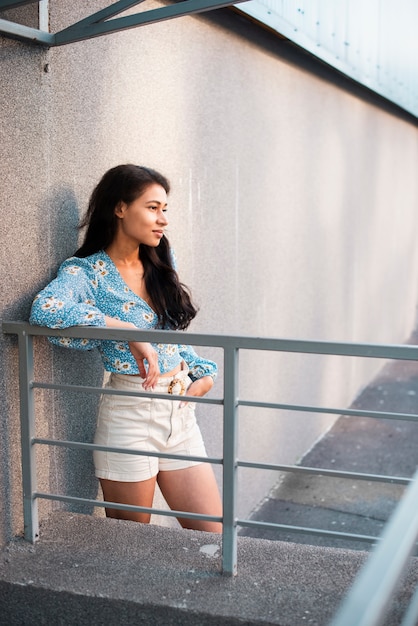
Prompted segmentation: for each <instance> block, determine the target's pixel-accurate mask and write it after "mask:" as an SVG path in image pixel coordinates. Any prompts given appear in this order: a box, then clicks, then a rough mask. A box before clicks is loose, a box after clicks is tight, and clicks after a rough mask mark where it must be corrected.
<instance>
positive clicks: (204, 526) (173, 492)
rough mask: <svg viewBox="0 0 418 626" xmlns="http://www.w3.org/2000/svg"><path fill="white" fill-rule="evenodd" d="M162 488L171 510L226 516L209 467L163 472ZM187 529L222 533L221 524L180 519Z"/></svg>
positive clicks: (159, 477) (205, 464) (202, 465)
mask: <svg viewBox="0 0 418 626" xmlns="http://www.w3.org/2000/svg"><path fill="white" fill-rule="evenodd" d="M158 484H159V486H160V489H161V491H162V494H163V496H164V498H165V499H166V501H167V504H168V506H169V507H170V509H173V510H175V511H190V512H191V513H202V514H206V515H216V516H219V517H220V516H222V502H221V498H220V495H219V490H218V485H217V483H216V480H215V475H214V473H213V470H212V468H211V466H210V465H209V464H207V463H200V464H199V465H192V467H187V468H185V469H180V470H172V471H165V472H160V473H159V474H158ZM179 522H180V524H181V525H182V526H183V528H192V529H194V530H205V531H207V532H212V533H221V532H222V524H221V522H211V521H204V520H193V519H186V518H179Z"/></svg>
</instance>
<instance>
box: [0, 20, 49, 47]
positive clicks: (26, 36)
mask: <svg viewBox="0 0 418 626" xmlns="http://www.w3.org/2000/svg"><path fill="white" fill-rule="evenodd" d="M0 35H4V36H5V37H10V39H18V40H19V41H25V42H26V43H36V44H39V45H41V46H53V45H54V41H55V36H54V35H51V34H50V33H47V32H45V31H44V30H39V29H37V28H30V27H29V26H23V24H16V23H15V22H10V21H9V20H2V19H0Z"/></svg>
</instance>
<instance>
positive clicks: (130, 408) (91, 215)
mask: <svg viewBox="0 0 418 626" xmlns="http://www.w3.org/2000/svg"><path fill="white" fill-rule="evenodd" d="M168 192H169V183H168V181H167V180H166V178H165V177H164V176H162V175H161V174H159V173H158V172H156V171H154V170H151V169H149V168H145V167H140V166H136V165H120V166H117V167H114V168H112V169H111V170H109V171H108V172H107V173H106V174H105V175H104V176H103V178H102V179H101V181H100V182H99V184H98V185H97V187H96V188H95V190H94V191H93V194H92V196H91V199H90V203H89V207H88V211H87V214H86V217H85V219H84V220H83V222H82V224H81V226H82V227H87V230H86V234H85V238H84V242H83V244H82V246H81V248H79V250H77V252H76V253H75V255H74V257H72V258H70V259H67V260H66V261H65V262H64V263H63V264H62V265H61V267H60V269H59V272H58V276H57V278H56V279H55V280H53V281H52V282H51V283H50V284H49V285H47V287H45V289H44V290H43V291H41V293H40V294H38V295H37V296H36V298H35V300H34V302H33V305H32V311H31V317H30V321H31V323H32V324H37V325H40V326H46V327H49V328H67V327H69V326H78V325H90V326H109V327H113V328H142V329H152V328H163V329H175V330H176V329H178V330H183V329H185V328H187V327H188V326H189V324H190V322H191V321H192V319H193V318H194V317H195V315H196V309H195V307H194V305H193V303H192V301H191V298H190V296H189V293H188V290H187V288H186V287H185V286H184V285H182V284H181V283H180V281H179V279H178V276H177V272H176V270H175V264H174V260H173V256H172V252H171V249H170V246H169V243H168V240H167V238H166V236H165V234H164V233H165V229H166V227H167V224H168V221H167V215H166V211H167V194H168ZM51 340H52V341H53V342H54V343H57V344H58V345H64V346H69V347H74V348H80V349H92V348H94V347H98V348H99V350H100V353H101V356H102V359H103V363H104V367H105V369H106V370H108V371H109V372H111V375H110V380H109V382H108V384H107V386H108V387H110V388H111V389H121V390H128V391H129V390H132V391H134V392H135V391H143V390H144V389H145V390H148V391H149V393H150V396H151V397H150V398H139V397H132V396H121V395H110V394H103V396H102V398H101V401H100V408H99V416H98V423H97V430H96V436H95V443H97V444H100V445H106V446H110V447H123V448H132V449H137V450H145V451H152V452H157V453H158V452H166V453H172V454H183V455H193V456H206V452H205V448H204V444H203V441H202V437H201V434H200V430H199V427H198V425H197V423H196V417H195V413H194V405H193V404H192V403H191V402H186V401H185V400H184V399H183V400H182V401H180V400H161V399H160V400H159V399H156V398H152V393H153V392H157V393H172V394H175V395H184V394H186V395H187V396H188V397H192V396H204V395H205V394H206V393H207V392H208V391H209V390H210V389H211V388H212V385H213V381H214V378H215V376H216V373H217V366H216V364H215V363H214V362H213V361H209V360H206V359H202V358H200V357H199V356H198V355H197V354H196V352H195V351H194V350H193V349H192V348H191V347H190V346H186V345H182V344H179V345H164V344H151V343H145V342H137V341H130V342H128V343H124V342H115V341H91V340H87V339H68V338H55V339H51ZM94 462H95V468H96V476H97V477H98V478H99V479H100V483H101V486H102V489H103V495H104V498H105V500H106V501H108V502H117V503H124V504H130V505H136V506H145V507H151V506H152V502H153V496H154V490H155V485H156V482H158V485H159V487H160V489H161V491H162V493H163V495H164V497H165V499H166V501H167V503H168V505H169V506H170V508H172V509H174V510H179V511H190V512H195V513H202V514H207V515H214V516H221V514H222V513H221V510H222V507H221V501H220V496H219V492H218V487H217V484H216V481H215V477H214V474H213V471H212V468H211V466H210V465H209V464H208V463H199V462H195V461H191V460H190V461H189V460H181V459H180V460H179V459H160V458H157V457H154V456H148V457H147V456H139V455H133V454H120V453H119V454H116V453H109V452H102V451H95V452H94ZM106 514H107V516H108V517H115V518H119V519H128V520H134V521H138V522H145V523H147V522H149V520H150V515H149V514H148V513H138V512H136V513H135V512H130V511H123V510H119V509H113V508H107V509H106ZM179 522H180V523H181V525H182V526H183V527H184V528H193V529H198V530H205V531H210V532H221V524H220V523H218V522H211V521H202V520H188V519H179Z"/></svg>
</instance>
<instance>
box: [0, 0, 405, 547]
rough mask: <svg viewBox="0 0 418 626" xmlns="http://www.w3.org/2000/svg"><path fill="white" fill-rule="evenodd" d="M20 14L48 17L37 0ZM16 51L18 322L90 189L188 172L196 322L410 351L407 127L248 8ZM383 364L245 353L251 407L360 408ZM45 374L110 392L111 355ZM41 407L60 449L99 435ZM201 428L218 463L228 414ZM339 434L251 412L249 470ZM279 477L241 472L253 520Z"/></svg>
mask: <svg viewBox="0 0 418 626" xmlns="http://www.w3.org/2000/svg"><path fill="white" fill-rule="evenodd" d="M88 4H89V10H93V9H94V8H95V6H97V8H101V5H102V3H100V2H93V1H92V2H89V3H88ZM155 4H156V5H157V4H158V3H155ZM84 5H85V3H83V2H73V3H58V2H53V1H52V2H51V28H52V30H53V31H56V30H57V29H59V28H61V27H63V26H65V25H67V24H68V23H70V22H71V21H72V20H76V19H78V18H81V17H83V16H84V14H85V13H84V10H83V9H84ZM148 5H149V3H148V2H147V8H148ZM19 14H20V16H23V20H24V21H25V22H26V23H28V24H32V23H33V20H34V15H33V6H32V7H24V8H23V9H21V10H20V12H19ZM0 46H1V48H0V99H1V103H0V104H1V121H0V124H1V126H0V132H1V136H0V156H1V163H2V164H3V165H2V167H3V176H2V185H1V186H0V207H1V213H2V220H1V222H0V237H1V244H2V245H1V246H0V258H1V264H2V265H1V267H2V275H3V281H2V284H3V289H2V290H1V292H0V311H1V317H2V319H7V320H10V319H27V316H28V312H29V306H30V302H31V300H32V298H33V296H34V295H35V293H36V292H37V290H39V288H40V287H42V286H43V285H44V284H45V282H46V281H48V280H49V279H50V278H52V277H53V275H54V273H55V271H56V268H57V266H58V264H59V263H60V262H61V261H62V260H63V259H64V258H66V257H67V256H69V255H71V253H72V252H73V251H74V250H75V248H76V245H77V231H76V224H77V221H78V218H79V215H80V214H82V213H83V212H84V210H85V208H86V202H87V199H88V197H89V194H90V192H91V190H92V188H93V186H94V185H95V184H96V182H97V181H98V179H99V178H100V177H101V175H102V174H103V173H104V171H105V170H107V169H108V168H109V167H112V166H114V165H116V164H118V163H124V162H135V163H139V164H147V165H149V166H151V167H155V168H157V169H160V170H161V171H162V172H164V173H165V174H166V175H167V176H168V177H169V178H170V180H171V183H172V188H173V191H172V194H171V196H170V213H169V217H170V231H169V235H170V239H171V241H172V244H173V245H174V247H175V249H176V253H177V256H178V259H179V269H180V272H181V275H182V278H183V281H184V282H185V283H186V284H188V285H189V286H190V287H191V288H192V291H193V293H194V295H195V299H196V300H197V302H198V303H199V305H200V308H201V311H200V314H199V317H198V319H197V320H196V322H195V323H194V324H193V327H192V330H194V331H201V332H216V333H233V334H246V335H260V336H275V337H284V338H300V339H323V340H340V341H356V342H363V341H364V342H375V343H379V342H382V343H383V342H385V343H396V342H403V341H404V340H405V339H407V337H408V336H409V333H410V332H411V330H412V328H413V327H414V323H415V307H416V302H417V285H418V276H417V274H418V263H417V261H418V259H417V251H416V245H415V233H416V231H417V221H418V212H417V200H418V182H417V176H416V168H417V157H418V141H417V139H418V132H417V127H416V125H415V124H414V123H413V121H412V120H411V119H410V118H408V116H406V115H405V116H403V115H402V114H400V113H399V111H397V110H396V109H395V108H392V107H390V106H386V105H384V103H382V101H380V100H379V99H378V98H374V97H373V96H372V95H371V94H368V93H367V92H366V91H364V90H361V89H360V88H356V87H353V86H352V85H350V83H349V82H348V81H345V80H344V79H343V78H338V77H337V76H336V75H334V74H333V73H332V72H331V71H330V70H328V69H327V68H326V67H325V66H323V65H321V64H319V63H316V62H315V61H313V60H312V59H310V58H309V57H308V56H307V55H305V54H303V53H301V52H298V51H297V50H296V49H295V48H293V47H292V46H291V44H289V43H287V42H283V41H280V40H279V39H278V38H276V37H274V36H273V35H271V34H270V33H268V32H267V31H264V30H262V29H261V28H259V27H258V26H256V25H254V24H252V23H251V22H249V21H247V20H245V19H244V18H242V17H240V16H239V15H237V14H236V13H233V12H232V11H230V10H222V11H218V12H215V13H212V14H211V15H205V16H199V17H188V18H181V19H177V20H174V21H169V22H163V23H161V24H155V25H152V26H147V27H144V28H141V29H136V30H132V31H129V32H125V33H120V34H115V35H110V36H107V37H102V38H98V39H94V40H92V41H86V42H83V43H76V44H71V45H68V46H65V47H62V48H54V49H51V50H48V51H47V50H42V49H40V48H37V47H31V46H29V45H26V44H21V43H17V42H14V41H10V40H7V39H1V40H0ZM0 349H1V352H0V358H1V368H2V371H3V372H4V376H3V377H2V380H1V383H0V384H1V387H0V393H1V403H0V407H1V409H0V420H1V431H2V433H3V437H2V451H1V456H0V458H1V479H0V490H1V493H0V533H1V538H2V539H3V540H4V539H6V538H7V537H9V536H10V535H11V534H13V533H15V532H17V531H19V529H20V528H21V505H20V497H21V496H20V469H19V426H18V394H17V388H16V385H17V367H18V366H17V351H16V345H15V341H14V340H13V339H11V338H10V337H3V338H2V340H1V342H0ZM204 353H205V354H207V355H209V356H212V357H215V358H216V359H217V360H220V359H221V356H222V355H221V354H220V353H218V352H217V351H212V352H211V351H209V350H205V351H204ZM380 366H381V363H378V362H375V361H370V360H367V359H364V360H359V359H358V360H357V359H356V360H353V359H342V358H330V357H328V358H320V357H314V356H310V357H302V356H297V355H284V356H275V355H271V354H268V355H262V354H256V355H249V354H245V353H244V354H243V355H242V365H241V394H242V397H244V398H263V399H266V400H277V401H282V402H292V401H297V402H298V403H301V404H306V403H312V404H318V405H333V406H347V405H348V404H349V403H350V401H351V400H352V399H353V397H354V396H355V395H356V394H357V393H358V391H359V389H360V388H361V387H363V386H364V385H365V384H366V383H367V382H368V381H369V380H370V378H371V377H373V375H374V374H375V373H376V371H377V370H378V369H379V367H380ZM36 369H37V376H38V378H41V379H43V380H54V381H57V382H59V381H63V380H66V381H70V382H78V381H85V380H86V379H89V380H91V381H92V383H95V382H100V381H101V379H102V369H101V364H100V362H99V359H98V357H97V355H95V354H79V353H76V352H70V351H68V352H67V351H65V350H60V349H58V348H57V349H53V348H52V347H51V346H49V345H48V344H47V343H46V342H45V341H39V342H37V358H36ZM221 380H222V378H221V377H220V380H219V383H218V384H217V388H216V390H215V391H214V394H215V395H220V394H221V393H222V383H221ZM37 414H38V432H39V433H40V434H42V435H48V436H57V437H61V436H62V437H74V438H80V439H86V438H87V439H88V440H91V437H92V434H93V431H94V421H95V401H94V400H93V399H91V398H87V397H86V398H81V399H80V398H79V397H76V396H75V395H74V394H69V393H66V394H58V393H52V392H40V393H39V394H38V395H37ZM200 421H201V426H202V430H203V432H204V435H205V439H206V442H207V447H208V451H209V453H210V454H214V455H217V454H220V453H221V438H222V437H221V415H220V413H219V411H218V410H217V409H215V408H209V409H208V410H205V411H201V412H200ZM330 424H331V420H330V418H329V417H325V416H319V417H313V416H312V415H301V414H286V413H276V412H263V411H260V410H251V411H250V410H248V409H246V410H243V411H242V412H241V435H240V457H241V458H247V459H251V460H262V461H273V462H282V463H293V462H295V461H297V460H298V459H299V458H300V457H301V455H303V453H304V452H306V450H308V449H309V448H310V447H311V446H312V444H313V443H314V442H315V441H316V440H317V439H318V437H320V436H321V434H322V433H324V432H325V430H326V429H327V428H329V426H330ZM39 460H40V471H39V483H40V488H45V489H48V490H52V491H62V490H63V491H65V492H66V493H71V494H72V495H84V496H90V497H91V496H95V495H96V493H97V484H96V481H95V479H94V477H93V475H92V463H91V459H90V456H89V455H87V454H82V453H75V452H64V451H58V452H57V451H54V450H52V451H45V450H42V451H40V452H39ZM276 480H277V475H275V474H274V473H266V474H263V473H262V472H260V471H245V472H244V471H243V472H242V473H241V474H240V487H241V496H240V504H239V514H240V515H241V516H243V515H246V514H248V513H249V511H250V510H251V509H252V508H253V507H254V506H256V505H257V503H258V502H259V501H260V500H262V498H263V497H264V496H265V495H266V493H267V492H268V490H269V489H270V488H271V486H272V485H273V484H274V482H275V481H276ZM46 510H48V506H47V505H43V508H42V514H43V512H44V511H46ZM83 510H85V509H83Z"/></svg>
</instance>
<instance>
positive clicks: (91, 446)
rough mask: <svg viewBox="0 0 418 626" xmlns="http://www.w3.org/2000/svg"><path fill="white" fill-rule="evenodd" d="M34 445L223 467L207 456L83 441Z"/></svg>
mask: <svg viewBox="0 0 418 626" xmlns="http://www.w3.org/2000/svg"><path fill="white" fill-rule="evenodd" d="M32 443H33V444H40V445H46V446H56V447H61V448H75V449H84V450H102V451H104V452H118V453H120V454H133V455H136V456H153V457H157V458H162V459H182V460H190V461H198V462H200V463H213V464H216V465H222V463H223V460H222V459H220V458H212V457H207V456H193V455H191V454H169V453H167V452H151V451H149V450H132V449H130V448H113V447H111V446H101V445H99V444H97V443H84V442H82V441H65V440H58V439H42V438H40V437H39V438H38V437H35V438H34V439H32Z"/></svg>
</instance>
